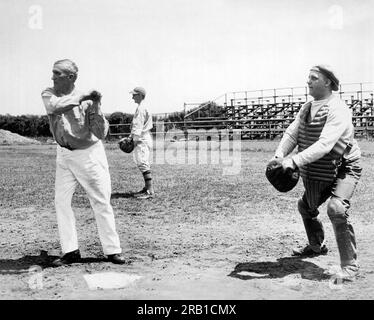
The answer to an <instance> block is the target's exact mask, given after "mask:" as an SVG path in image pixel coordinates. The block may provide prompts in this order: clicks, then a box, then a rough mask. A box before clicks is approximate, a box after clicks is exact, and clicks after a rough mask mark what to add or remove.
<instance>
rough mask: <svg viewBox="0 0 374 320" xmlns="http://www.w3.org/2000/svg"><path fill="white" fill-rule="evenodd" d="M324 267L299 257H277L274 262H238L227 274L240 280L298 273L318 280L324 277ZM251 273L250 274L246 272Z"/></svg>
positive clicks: (302, 276)
mask: <svg viewBox="0 0 374 320" xmlns="http://www.w3.org/2000/svg"><path fill="white" fill-rule="evenodd" d="M323 271H324V269H323V268H321V267H319V266H317V265H316V264H314V263H311V262H308V261H303V260H302V258H300V257H287V258H279V259H277V261H276V262H273V261H267V262H245V263H239V264H238V265H237V266H236V267H235V269H234V271H232V272H231V273H230V274H229V275H228V276H230V277H234V278H238V279H241V280H252V279H269V278H270V279H271V278H283V277H286V276H288V275H291V274H300V276H301V278H302V279H307V280H315V281H320V280H322V279H324V275H323ZM246 273H251V274H246Z"/></svg>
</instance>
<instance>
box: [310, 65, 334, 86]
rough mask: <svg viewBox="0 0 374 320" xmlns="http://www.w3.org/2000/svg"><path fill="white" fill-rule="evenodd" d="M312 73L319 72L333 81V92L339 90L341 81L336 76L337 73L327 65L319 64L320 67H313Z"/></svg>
mask: <svg viewBox="0 0 374 320" xmlns="http://www.w3.org/2000/svg"><path fill="white" fill-rule="evenodd" d="M310 70H311V71H317V72H319V73H321V74H323V75H324V76H325V77H326V78H328V79H330V80H331V89H332V90H333V91H338V90H339V79H338V78H337V76H336V72H335V71H334V70H333V69H332V68H331V67H330V66H328V65H326V64H319V65H318V66H314V67H312V69H310Z"/></svg>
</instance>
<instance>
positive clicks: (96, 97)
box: [79, 90, 102, 103]
mask: <svg viewBox="0 0 374 320" xmlns="http://www.w3.org/2000/svg"><path fill="white" fill-rule="evenodd" d="M101 97H102V95H101V93H100V92H99V91H97V90H91V91H90V92H89V93H88V94H84V95H82V96H80V98H79V102H80V103H82V102H83V101H86V100H91V101H92V102H97V103H100V102H101Z"/></svg>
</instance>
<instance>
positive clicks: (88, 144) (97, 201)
mask: <svg viewBox="0 0 374 320" xmlns="http://www.w3.org/2000/svg"><path fill="white" fill-rule="evenodd" d="M52 73H53V76H52V80H53V84H54V85H53V87H52V88H47V89H45V90H44V91H43V92H42V99H43V102H44V105H45V108H46V110H47V114H48V118H49V123H50V129H51V132H52V133H53V136H54V138H55V140H56V142H57V144H58V145H57V158H56V182H55V207H56V215H57V223H58V229H59V235H60V242H61V247H62V252H63V256H62V257H61V258H59V259H57V260H55V261H54V262H53V264H54V265H55V266H62V265H66V264H71V263H74V262H79V261H80V259H81V255H80V251H79V248H78V237H77V231H76V226H75V217H74V212H73V210H72V208H71V201H72V197H73V193H74V191H75V188H76V186H77V184H78V183H79V184H80V185H81V186H82V187H83V189H84V190H85V191H86V193H87V195H88V198H89V200H90V203H91V206H92V209H93V212H94V214H95V218H96V223H97V227H98V231H99V237H100V241H101V244H102V247H103V251H104V254H105V255H106V256H107V257H108V260H109V261H111V262H113V263H117V264H122V263H125V258H124V257H123V256H122V255H121V252H122V250H121V247H120V241H119V237H118V234H117V232H116V228H115V221H114V214H113V209H112V206H111V204H110V196H111V181H110V175H109V168H108V162H107V158H106V154H105V149H104V146H103V143H102V141H101V140H102V139H104V138H105V136H106V134H107V132H108V121H107V120H106V119H105V117H104V115H103V113H102V112H101V110H100V102H99V101H92V100H89V99H87V96H85V95H83V94H82V93H81V92H80V91H78V90H77V89H76V88H75V85H74V83H75V81H76V79H77V75H78V68H77V66H76V64H75V63H74V62H73V61H71V60H68V59H65V60H59V61H57V62H55V64H54V65H53V70H52ZM83 100H84V101H83Z"/></svg>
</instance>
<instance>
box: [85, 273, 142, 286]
mask: <svg viewBox="0 0 374 320" xmlns="http://www.w3.org/2000/svg"><path fill="white" fill-rule="evenodd" d="M83 277H84V279H85V280H86V282H87V285H88V288H89V289H90V290H97V289H120V288H125V287H127V286H129V285H130V284H132V283H133V282H135V281H136V280H138V279H140V278H141V276H137V275H135V274H126V273H119V272H101V273H93V274H85V275H83Z"/></svg>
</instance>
